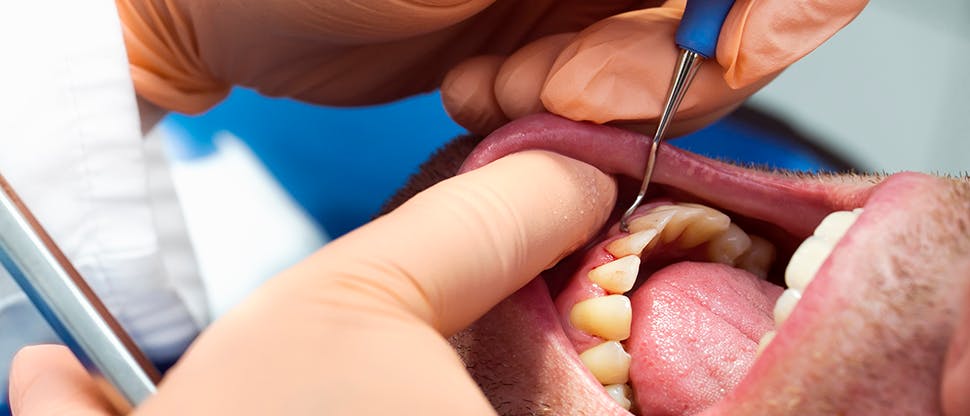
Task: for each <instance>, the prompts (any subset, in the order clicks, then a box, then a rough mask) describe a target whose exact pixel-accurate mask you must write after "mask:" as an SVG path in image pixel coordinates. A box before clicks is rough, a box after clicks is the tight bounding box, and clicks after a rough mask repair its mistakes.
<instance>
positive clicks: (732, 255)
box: [707, 224, 751, 266]
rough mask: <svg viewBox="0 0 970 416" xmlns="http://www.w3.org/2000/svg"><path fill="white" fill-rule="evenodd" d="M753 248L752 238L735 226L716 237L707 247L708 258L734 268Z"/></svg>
mask: <svg viewBox="0 0 970 416" xmlns="http://www.w3.org/2000/svg"><path fill="white" fill-rule="evenodd" d="M750 248H751V238H750V237H748V234H747V233H745V232H744V231H742V230H741V227H738V226H737V225H735V224H730V225H729V226H728V229H727V230H726V231H724V232H723V233H721V234H720V235H718V236H717V237H714V239H713V240H711V242H710V243H708V245H707V258H708V259H710V260H711V261H714V262H718V263H722V264H729V265H731V266H733V265H734V264H735V261H737V259H738V258H739V257H741V255H742V254H744V253H745V252H746V251H748V249H750Z"/></svg>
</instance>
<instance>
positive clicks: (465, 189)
mask: <svg viewBox="0 0 970 416" xmlns="http://www.w3.org/2000/svg"><path fill="white" fill-rule="evenodd" d="M615 198H616V186H615V183H614V181H613V179H612V178H610V177H609V176H607V175H605V174H603V173H602V172H600V171H599V170H598V169H596V168H594V167H592V166H590V165H587V164H585V163H582V162H578V161H576V160H573V159H569V158H566V157H564V156H560V155H557V154H554V153H549V152H544V151H529V152H523V153H519V154H515V155H511V156H508V157H505V158H503V159H500V160H498V161H495V162H493V163H491V164H489V165H486V166H484V167H482V168H480V169H478V170H475V171H472V172H469V173H466V174H463V175H460V176H457V177H454V178H452V179H450V180H447V181H444V182H441V183H439V184H437V185H435V186H434V187H432V188H430V189H428V190H427V191H425V192H422V193H420V194H418V196H416V197H414V198H413V199H411V200H410V201H409V202H407V203H405V204H404V205H402V206H401V207H400V208H398V209H397V210H395V211H393V212H391V213H390V214H388V215H386V216H384V217H381V218H379V219H377V220H375V221H373V222H371V223H370V224H367V225H366V226H364V227H362V228H360V229H358V230H356V231H354V232H352V233H350V234H348V235H346V236H344V237H342V238H340V239H338V240H336V241H333V242H332V243H330V244H329V245H327V246H326V247H324V248H323V249H321V250H320V251H319V252H317V253H316V254H314V255H313V256H311V257H310V258H308V259H307V260H305V261H304V262H302V263H301V264H299V265H297V266H295V267H293V268H292V269H290V270H288V271H286V272H284V273H283V274H282V275H280V276H278V277H276V278H274V279H272V280H271V281H270V282H268V283H267V284H266V285H265V286H264V287H262V288H260V289H259V290H258V291H257V292H256V293H255V294H254V295H253V296H252V297H250V298H249V299H248V300H247V301H246V302H244V303H243V304H242V305H240V306H239V307H237V308H236V309H234V310H233V311H231V312H230V313H229V314H227V315H225V316H224V317H223V318H221V319H220V320H219V321H217V322H216V323H214V324H213V325H212V326H211V327H210V328H209V329H207V330H206V331H205V332H204V333H203V334H202V335H201V336H200V338H199V339H198V340H197V341H196V343H195V344H193V345H192V347H191V348H190V349H189V351H188V352H187V353H186V355H185V356H184V357H183V359H182V360H181V361H180V362H179V364H178V365H177V366H176V367H175V368H174V369H173V370H171V371H170V372H169V374H168V375H167V376H166V378H165V379H164V381H163V382H162V384H161V386H160V387H159V391H158V394H157V395H156V396H154V397H152V398H151V399H149V400H148V401H147V402H146V403H145V404H144V406H142V408H140V409H137V411H136V412H135V413H137V414H147V415H185V414H200V415H217V414H218V415H297V414H318V415H380V414H400V413H401V409H407V411H406V412H405V413H408V414H416V415H445V414H447V415H453V414H458V415H472V414H490V413H494V411H493V410H492V409H491V406H490V405H489V403H488V401H487V400H486V398H485V396H484V395H483V394H482V393H481V391H480V390H479V389H478V387H477V385H476V384H475V383H474V382H473V381H472V379H471V378H470V376H469V375H468V373H467V372H466V370H465V367H464V365H462V363H461V362H460V361H459V359H458V356H457V354H456V353H455V351H454V350H452V349H451V347H450V346H449V344H448V342H447V341H446V340H445V337H446V336H449V335H451V334H453V333H454V332H456V331H458V330H459V329H461V328H463V327H465V326H467V325H469V324H471V323H472V322H473V321H474V320H475V319H477V318H478V317H479V316H481V315H483V314H484V313H485V312H487V311H488V310H489V309H490V308H491V307H492V306H494V305H495V304H497V303H498V302H499V301H501V300H502V299H504V298H505V297H507V296H509V295H510V294H511V293H512V292H514V291H515V290H517V289H519V288H520V287H522V286H523V285H525V284H526V283H527V282H528V281H530V280H531V279H532V278H533V277H534V276H536V275H538V274H539V272H541V271H542V270H544V269H546V268H547V267H550V266H552V265H553V264H555V263H556V262H558V260H559V259H561V258H562V257H563V256H565V255H566V254H568V253H569V252H571V251H573V250H574V249H576V248H578V247H579V246H580V245H581V244H583V243H585V242H586V241H587V240H588V239H589V238H591V237H592V235H593V234H594V233H595V232H596V231H597V230H598V229H599V228H600V227H601V226H602V225H603V223H604V222H605V221H606V219H607V217H608V216H609V211H610V209H611V208H612V207H613V203H614V202H615ZM99 394H100V393H99V391H98V389H97V388H96V387H95V384H94V382H93V381H92V379H91V378H90V377H89V376H88V375H87V374H85V373H84V370H83V369H82V368H81V367H80V365H79V364H78V363H77V361H76V360H75V359H74V358H73V357H72V356H71V355H70V353H69V352H68V351H67V350H66V349H64V348H62V347H51V346H45V347H33V348H28V349H25V350H23V351H22V352H21V353H19V354H18V355H17V357H16V359H15V362H14V364H13V371H12V378H11V390H10V398H11V404H12V407H13V411H14V414H16V415H17V416H39V415H64V414H86V415H105V414H112V410H111V406H110V405H109V402H108V401H107V400H106V399H105V398H104V397H102V396H100V395H99Z"/></svg>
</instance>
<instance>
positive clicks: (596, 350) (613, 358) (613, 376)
mask: <svg viewBox="0 0 970 416" xmlns="http://www.w3.org/2000/svg"><path fill="white" fill-rule="evenodd" d="M579 359H580V360H581V361H582V362H583V365H585V366H586V368H588V369H589V371H590V372H591V373H593V376H594V377H596V380H598V381H599V382H600V384H604V385H609V384H624V383H626V382H627V381H628V380H629V379H630V362H631V361H632V357H630V354H628V353H627V352H626V350H624V349H623V345H620V343H619V342H617V341H607V342H604V343H602V344H600V345H597V346H595V347H593V348H590V349H588V350H586V351H584V352H583V353H582V354H579Z"/></svg>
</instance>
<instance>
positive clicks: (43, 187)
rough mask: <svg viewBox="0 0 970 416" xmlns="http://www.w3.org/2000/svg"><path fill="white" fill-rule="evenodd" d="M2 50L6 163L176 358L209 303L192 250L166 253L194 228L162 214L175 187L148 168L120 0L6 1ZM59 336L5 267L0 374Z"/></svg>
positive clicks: (52, 227) (119, 300) (1, 140)
mask: <svg viewBox="0 0 970 416" xmlns="http://www.w3.org/2000/svg"><path fill="white" fill-rule="evenodd" d="M0 54H2V55H0V56H2V58H0V173H2V174H3V175H4V176H5V177H6V178H7V180H8V181H9V182H10V183H11V184H12V185H13V186H14V188H15V189H16V190H17V191H18V193H19V194H20V195H21V197H22V198H23V199H24V200H25V201H26V203H27V205H28V206H29V207H30V208H31V209H32V211H33V213H34V215H35V216H37V217H38V219H39V220H40V222H41V223H42V224H43V225H44V227H45V228H46V229H47V231H48V232H49V233H50V234H51V235H52V236H53V238H54V240H55V241H56V242H57V243H58V245H59V246H60V248H61V249H62V251H64V253H65V254H66V255H67V257H68V258H69V259H70V260H71V261H72V262H73V263H74V265H75V266H76V267H77V268H78V270H79V271H80V272H81V274H82V275H83V276H85V278H86V279H87V281H88V282H89V284H90V285H91V286H92V288H93V289H94V290H95V291H96V292H97V293H98V294H99V295H100V296H101V298H102V300H104V302H105V303H106V305H107V306H108V308H109V309H110V310H111V311H112V312H113V313H114V314H115V316H116V317H118V318H119V321H121V323H122V325H123V326H124V327H125V328H126V329H127V330H128V331H129V332H130V333H131V334H132V336H133V337H134V338H135V341H136V342H137V343H138V344H139V345H140V346H141V347H142V348H143V349H144V350H145V351H146V352H147V353H148V354H149V356H150V357H151V358H153V359H155V360H170V359H173V358H175V357H176V356H177V355H178V354H179V353H181V352H182V351H183V349H184V348H185V347H186V345H187V343H188V342H190V340H191V339H192V338H193V337H194V336H195V335H196V334H197V332H198V331H199V328H200V325H201V324H202V323H204V322H206V321H207V316H205V312H204V311H206V310H207V306H206V305H205V304H204V295H203V292H202V288H201V284H200V282H199V279H198V277H197V275H198V273H197V271H196V270H195V266H194V260H193V259H192V256H191V252H190V251H187V250H183V252H181V253H180V252H175V253H174V254H171V253H170V254H168V255H166V256H165V257H163V256H162V255H161V254H160V244H162V243H160V238H164V241H163V243H166V244H167V243H168V242H171V243H172V244H175V245H177V244H180V243H179V242H184V241H187V238H186V237H185V231H184V227H183V226H182V224H181V221H180V219H179V218H173V217H172V216H171V215H159V214H160V213H161V212H163V211H168V212H171V210H172V209H176V208H177V204H176V203H174V193H172V192H167V193H166V192H160V191H164V189H154V188H153V189H152V190H151V192H150V189H149V188H150V185H151V186H152V187H154V186H159V185H160V186H162V187H163V188H164V187H165V186H169V187H170V183H169V184H168V185H166V184H165V182H164V181H158V180H154V179H152V178H155V176H152V175H149V173H150V172H149V171H148V169H147V168H146V153H145V149H144V147H143V142H142V139H141V133H140V128H139V122H138V113H137V107H136V103H135V98H134V97H135V96H134V92H133V90H132V86H131V80H130V76H129V74H128V66H127V60H126V57H125V53H124V44H123V40H122V36H121V27H120V23H119V21H118V16H117V13H116V11H115V8H114V3H113V2H112V1H110V0H95V1H76V0H55V1H42V2H41V1H9V2H4V4H3V5H2V6H0ZM166 198H168V199H171V200H167V199H166ZM173 282H177V283H178V287H179V288H178V289H176V288H175V285H174V284H173ZM190 311H191V312H190ZM193 312H194V314H193ZM53 340H54V338H53V334H51V333H50V330H49V329H47V328H46V326H45V325H44V324H43V323H42V321H41V320H40V317H39V316H38V315H37V313H36V312H34V310H33V309H32V307H30V305H29V303H28V302H27V301H26V299H25V298H24V296H23V295H22V294H21V293H20V292H19V290H17V288H16V287H15V285H13V284H11V282H10V280H9V276H0V385H2V384H5V380H6V375H7V369H8V366H9V359H10V357H11V355H12V354H13V353H14V352H15V350H16V349H17V348H19V347H20V346H21V345H23V344H25V343H38V342H50V341H53Z"/></svg>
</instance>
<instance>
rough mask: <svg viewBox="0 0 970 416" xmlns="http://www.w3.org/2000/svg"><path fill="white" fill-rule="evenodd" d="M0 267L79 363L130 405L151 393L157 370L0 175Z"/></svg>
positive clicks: (137, 402)
mask: <svg viewBox="0 0 970 416" xmlns="http://www.w3.org/2000/svg"><path fill="white" fill-rule="evenodd" d="M0 265H2V266H3V268H4V269H6V270H7V272H8V273H9V274H10V275H11V276H12V277H13V279H14V280H15V281H16V282H17V284H18V285H19V286H20V288H21V289H23V291H24V292H25V293H26V294H27V297H28V298H30V301H31V302H32V303H33V304H34V306H36V307H37V309H38V311H39V312H40V313H41V315H43V316H44V319H45V320H47V322H48V323H49V324H50V326H51V327H52V328H53V329H54V331H55V332H57V334H58V335H59V336H60V337H61V340H62V341H64V343H65V344H66V345H67V346H68V347H69V348H70V349H71V351H73V352H74V354H75V355H76V356H77V357H78V359H79V360H80V361H81V363H82V364H84V366H85V367H86V368H88V370H89V371H91V372H92V373H95V374H98V375H101V376H103V377H104V378H105V379H107V381H108V382H109V383H110V384H111V386H113V387H114V388H115V389H116V390H117V393H120V396H121V397H122V398H124V399H125V400H126V401H127V402H128V404H129V405H130V406H132V407H134V406H137V405H138V404H139V403H141V402H142V401H144V400H145V399H147V398H148V397H149V396H151V395H152V394H154V393H155V386H156V385H157V383H158V381H159V380H160V376H159V374H158V371H157V370H156V369H155V368H154V366H152V364H151V362H150V361H149V360H148V358H147V357H146V356H145V355H144V354H143V353H142V352H141V350H140V349H139V348H138V347H137V346H136V345H135V343H134V342H133V341H132V340H131V338H130V337H129V336H128V334H127V333H125V331H124V329H122V327H121V326H120V325H119V324H118V322H117V321H116V320H115V319H114V317H112V316H111V313H110V312H108V309H107V308H105V306H104V304H103V303H102V302H101V301H100V299H98V297H97V295H95V293H94V292H93V291H92V290H91V288H90V287H89V286H88V285H87V283H85V281H84V279H83V278H82V277H81V274H80V273H78V271H77V269H75V268H74V266H73V265H72V264H71V263H70V261H69V260H68V259H67V257H66V256H65V255H64V253H63V252H61V250H60V249H59V248H58V247H57V245H56V244H55V243H54V240H52V239H51V237H50V235H48V234H47V232H46V231H45V230H44V228H43V227H42V226H41V225H40V223H39V222H38V221H37V219H36V218H35V217H34V216H33V214H32V213H31V212H30V210H29V209H28V208H27V206H26V205H25V204H24V202H23V201H22V200H21V199H20V197H19V196H17V194H16V192H14V190H13V188H12V187H11V186H10V184H9V183H8V182H7V180H6V179H4V178H3V176H2V175H0Z"/></svg>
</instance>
